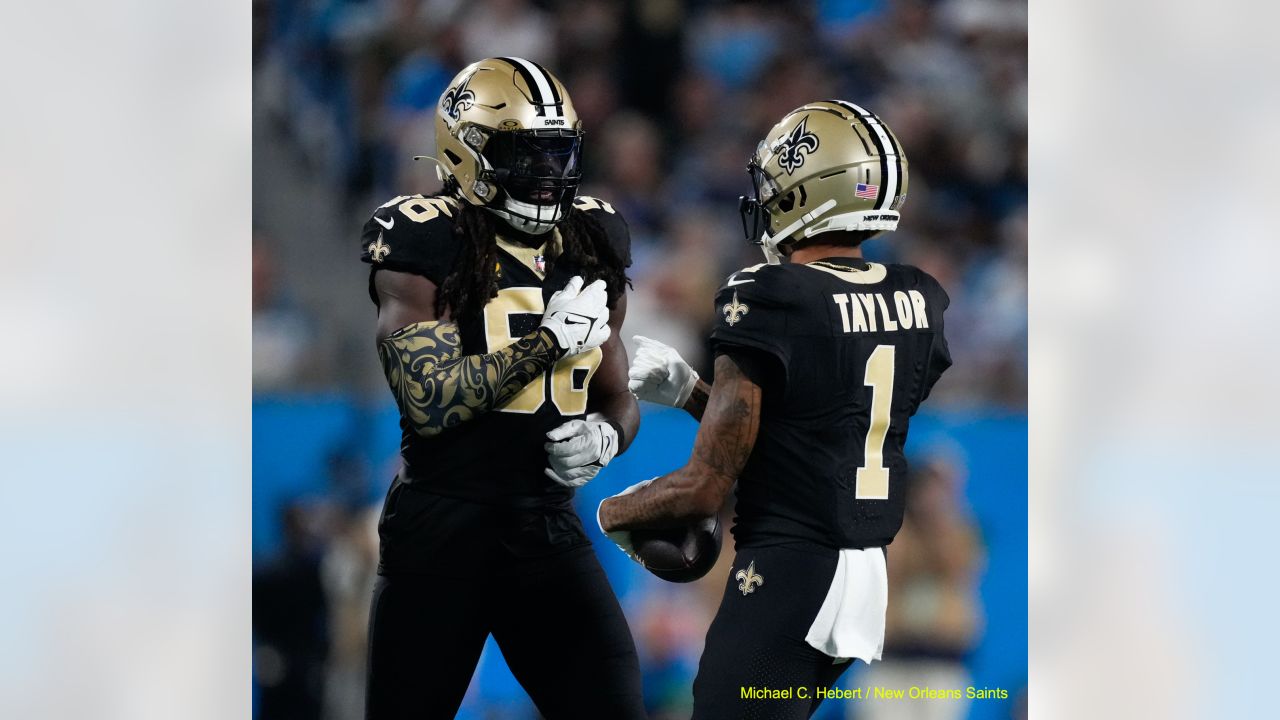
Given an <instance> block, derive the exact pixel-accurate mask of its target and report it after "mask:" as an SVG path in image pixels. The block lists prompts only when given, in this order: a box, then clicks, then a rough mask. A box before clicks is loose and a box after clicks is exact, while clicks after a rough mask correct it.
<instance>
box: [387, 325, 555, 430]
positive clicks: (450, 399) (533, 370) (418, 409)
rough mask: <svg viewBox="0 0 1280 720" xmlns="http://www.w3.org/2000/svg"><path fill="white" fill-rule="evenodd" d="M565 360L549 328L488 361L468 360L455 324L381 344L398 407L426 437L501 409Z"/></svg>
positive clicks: (405, 333)
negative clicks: (527, 386) (525, 387)
mask: <svg viewBox="0 0 1280 720" xmlns="http://www.w3.org/2000/svg"><path fill="white" fill-rule="evenodd" d="M562 354H563V352H562V351H561V350H560V349H559V348H558V347H557V345H556V342H555V339H554V337H553V336H552V334H551V333H550V332H549V331H547V330H546V329H545V328H539V329H538V330H536V331H534V332H532V333H529V334H528V335H525V336H524V337H522V338H520V339H519V340H516V341H515V342H514V343H512V344H511V345H508V346H507V347H505V348H503V349H501V350H499V351H497V352H493V353H489V354H486V355H463V354H462V339H461V336H460V335H459V334H458V327H457V325H455V324H453V323H441V322H423V323H415V324H413V325H410V326H408V327H405V328H401V329H400V330H398V331H396V332H395V333H392V334H391V335H390V336H388V337H387V338H385V339H383V340H382V341H380V342H379V343H378V357H379V358H380V359H381V360H382V369H383V372H384V373H385V374H386V376H387V382H388V384H389V385H390V386H391V392H392V394H393V395H395V398H396V404H397V405H398V406H399V407H400V412H401V413H402V414H403V416H404V418H405V420H406V421H407V422H408V423H409V425H410V427H412V428H413V429H414V431H415V432H417V433H418V434H419V435H422V436H424V437H432V436H435V435H438V434H440V433H441V432H444V431H445V430H447V429H449V428H451V427H456V426H458V425H460V424H462V423H464V422H467V421H469V420H472V419H474V418H476V417H479V416H480V415H483V414H484V413H487V412H489V411H490V410H493V409H494V408H497V407H501V406H502V405H503V404H505V403H506V402H507V401H508V400H510V399H511V398H512V397H514V396H515V394H516V393H518V392H520V390H521V389H523V388H524V386H525V385H528V384H529V383H530V382H531V381H532V380H534V379H535V378H537V377H539V376H541V375H542V374H543V373H544V372H546V371H547V369H549V368H550V367H551V366H552V365H554V364H555V362H556V360H558V359H559V358H560V356H561V355H562Z"/></svg>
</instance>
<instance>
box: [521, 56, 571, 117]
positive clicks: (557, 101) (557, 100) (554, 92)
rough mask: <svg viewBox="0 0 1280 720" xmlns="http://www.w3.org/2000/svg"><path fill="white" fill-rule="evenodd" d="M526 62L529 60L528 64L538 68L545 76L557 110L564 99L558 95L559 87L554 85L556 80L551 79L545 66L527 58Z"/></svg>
mask: <svg viewBox="0 0 1280 720" xmlns="http://www.w3.org/2000/svg"><path fill="white" fill-rule="evenodd" d="M528 62H529V64H530V65H532V66H534V67H536V68H538V70H540V71H542V74H543V75H544V76H546V78H547V86H548V87H550V88H551V97H552V98H554V102H555V104H556V109H557V110H559V109H560V107H559V106H560V105H561V103H563V102H564V99H563V98H561V97H560V89H559V88H557V87H556V81H555V80H553V79H552V78H551V73H549V72H547V69H546V68H544V67H542V66H541V65H539V64H538V63H536V62H534V61H532V60H529V61H528Z"/></svg>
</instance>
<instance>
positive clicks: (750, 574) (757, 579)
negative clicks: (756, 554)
mask: <svg viewBox="0 0 1280 720" xmlns="http://www.w3.org/2000/svg"><path fill="white" fill-rule="evenodd" d="M733 579H734V580H737V581H738V589H739V590H741V591H742V594H743V595H750V594H751V593H753V592H755V591H756V588H758V587H760V586H761V585H764V576H763V575H760V574H757V573H756V561H755V560H752V561H751V564H750V565H747V569H746V570H739V571H738V574H737V575H734V576H733Z"/></svg>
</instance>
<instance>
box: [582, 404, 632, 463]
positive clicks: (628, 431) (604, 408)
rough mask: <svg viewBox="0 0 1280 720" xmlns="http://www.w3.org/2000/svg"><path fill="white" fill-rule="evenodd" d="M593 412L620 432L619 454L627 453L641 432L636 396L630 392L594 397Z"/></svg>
mask: <svg viewBox="0 0 1280 720" xmlns="http://www.w3.org/2000/svg"><path fill="white" fill-rule="evenodd" d="M591 411H592V412H597V413H600V414H601V415H603V416H604V419H605V420H607V421H608V422H609V423H610V424H611V425H613V429H614V430H617V431H618V454H619V455H621V454H622V453H624V452H626V451H627V448H628V447H630V446H631V441H632V440H633V439H635V436H636V433H638V432H639V431H640V403H639V402H637V401H636V396H635V395H632V394H631V393H630V392H629V391H628V392H618V393H613V394H610V395H605V396H603V397H600V398H596V397H592V398H591Z"/></svg>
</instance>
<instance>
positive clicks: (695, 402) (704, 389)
mask: <svg viewBox="0 0 1280 720" xmlns="http://www.w3.org/2000/svg"><path fill="white" fill-rule="evenodd" d="M710 398H711V386H710V385H708V384H707V383H706V381H704V380H703V379H702V378H698V381H697V382H696V383H695V384H694V386H693V392H691V393H689V399H688V400H685V401H684V405H681V406H680V407H681V408H683V409H684V411H685V412H687V413H689V414H690V415H692V416H693V419H694V420H698V421H701V420H702V413H704V412H706V410H707V400H709V399H710Z"/></svg>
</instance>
